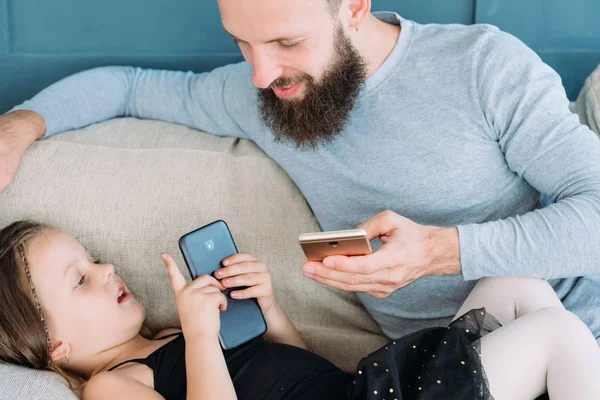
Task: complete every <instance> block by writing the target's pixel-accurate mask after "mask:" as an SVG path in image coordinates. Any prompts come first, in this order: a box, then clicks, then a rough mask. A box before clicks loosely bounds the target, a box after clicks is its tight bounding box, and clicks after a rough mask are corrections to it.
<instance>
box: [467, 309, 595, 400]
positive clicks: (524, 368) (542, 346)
mask: <svg viewBox="0 0 600 400" xmlns="http://www.w3.org/2000/svg"><path fill="white" fill-rule="evenodd" d="M486 306H487V305H486ZM480 341H481V361H482V364H483V368H484V370H485V373H486V375H487V378H488V382H489V387H490V392H491V394H492V396H493V397H494V399H495V400H504V399H509V400H521V399H523V400H531V399H535V398H536V397H537V396H539V395H541V394H543V393H545V392H546V390H547V391H548V393H549V395H550V398H551V399H552V400H571V399H578V400H588V399H589V400H592V399H598V396H599V395H600V379H599V378H598V371H600V348H599V347H598V344H597V343H596V339H595V338H594V336H593V335H592V333H591V332H590V330H589V329H588V328H587V326H585V324H584V323H583V322H582V321H581V320H580V319H579V318H577V316H575V315H574V314H572V313H570V312H568V311H566V310H565V309H564V308H559V307H547V308H541V309H538V310H537V311H533V312H531V313H529V314H527V315H524V316H523V317H521V318H519V319H516V320H514V321H512V322H509V323H508V324H506V325H505V326H503V327H502V328H499V329H497V330H495V331H493V332H492V333H490V334H488V335H486V336H484V337H482V338H481V339H480ZM477 372H478V373H480V371H477Z"/></svg>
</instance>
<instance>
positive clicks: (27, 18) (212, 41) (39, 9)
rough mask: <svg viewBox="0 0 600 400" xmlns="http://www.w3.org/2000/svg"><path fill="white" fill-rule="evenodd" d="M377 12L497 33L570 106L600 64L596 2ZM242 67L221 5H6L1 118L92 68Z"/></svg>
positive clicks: (395, 7)
mask: <svg viewBox="0 0 600 400" xmlns="http://www.w3.org/2000/svg"><path fill="white" fill-rule="evenodd" d="M240 1H243V0H240ZM373 9H374V10H392V11H397V12H398V13H399V14H400V15H402V16H403V17H405V18H409V19H414V20H416V21H418V22H421V23H426V22H442V23H449V22H456V23H463V24H472V23H490V24H494V25H497V26H499V27H500V28H501V29H503V30H505V31H508V32H510V33H512V34H514V35H515V36H517V37H519V38H520V39H521V40H523V41H524V42H525V43H527V44H528V45H529V46H531V47H532V48H533V49H534V50H536V51H537V52H538V53H539V54H540V56H541V57H542V59H544V60H545V61H546V62H547V63H548V64H550V65H551V66H552V67H553V68H554V69H556V70H557V71H558V72H559V73H560V75H561V76H562V78H563V83H564V85H565V88H566V90H567V93H568V95H569V97H570V98H571V99H574V98H575V97H576V95H577V93H578V91H579V89H580V88H581V86H582V84H583V81H584V79H585V77H586V76H587V75H589V73H590V72H591V71H592V70H593V69H594V67H595V66H596V65H598V64H600V1H599V0H569V1H566V0H373ZM238 60H241V55H240V53H239V50H238V49H237V47H236V46H235V45H234V44H233V43H232V41H231V39H230V38H229V36H227V35H226V34H225V33H224V31H223V29H222V27H221V21H220V18H219V12H218V8H217V4H216V0H176V1H173V0H126V1H123V0H101V1H96V0H50V1H48V0H47V1H39V0H0V113H4V112H6V111H7V110H8V109H10V108H11V107H12V106H14V105H16V104H18V103H21V102H22V101H23V100H25V99H28V98H30V97H31V96H33V95H34V94H35V93H37V92H38V91H39V90H41V89H42V88H44V87H45V86H47V85H49V84H51V83H52V82H55V81H56V80H58V79H60V78H63V77H65V76H67V75H70V74H72V73H74V72H77V71H81V70H84V69H88V68H91V67H95V66H100V65H115V64H116V65H139V66H143V67H152V68H168V69H182V70H193V71H196V72H200V71H206V70H210V69H212V68H214V67H216V66H219V65H222V64H226V63H230V62H235V61H238Z"/></svg>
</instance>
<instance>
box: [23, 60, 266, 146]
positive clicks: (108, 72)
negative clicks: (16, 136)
mask: <svg viewBox="0 0 600 400" xmlns="http://www.w3.org/2000/svg"><path fill="white" fill-rule="evenodd" d="M250 74H251V70H250V67H249V66H248V65H247V64H246V63H240V64H232V65H227V66H225V67H221V68H217V69H215V70H213V71H211V72H206V73H201V74H195V73H192V72H178V71H167V70H151V69H142V68H134V67H116V66H115V67H101V68H95V69H91V70H87V71H83V72H80V73H77V74H75V75H72V76H69V77H67V78H64V79H63V80H61V81H59V82H57V83H55V84H53V85H51V86H49V87H48V88H46V89H44V90H43V91H41V92H40V93H39V94H37V95H36V96H35V97H34V98H33V99H31V100H28V101H26V102H25V103H23V104H21V105H19V106H17V107H15V108H13V110H33V111H36V112H37V113H39V114H40V115H41V116H42V117H43V118H44V120H45V122H46V132H45V134H44V138H47V137H49V136H52V135H54V134H57V133H59V132H63V131H66V130H71V129H78V128H81V127H84V126H87V125H90V124H93V123H97V122H100V121H104V120H107V119H111V118H116V117H136V118H142V119H155V120H161V121H166V122H172V123H177V124H181V125H185V126H188V127H191V128H196V129H199V130H202V131H205V132H209V133H212V134H215V135H219V136H235V137H240V138H247V135H246V132H245V131H244V128H243V127H244V126H246V125H247V123H246V122H247V121H246V119H247V118H255V114H256V113H255V112H254V116H253V114H252V112H253V111H254V110H255V108H253V105H252V104H250V103H251V102H252V99H254V98H255V97H256V96H255V95H254V92H253V91H254V90H255V88H253V87H252V85H251V79H250V76H249V75H250Z"/></svg>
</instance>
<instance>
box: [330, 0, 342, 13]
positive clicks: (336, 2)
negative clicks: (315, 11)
mask: <svg viewBox="0 0 600 400" xmlns="http://www.w3.org/2000/svg"><path fill="white" fill-rule="evenodd" d="M326 1H327V6H328V7H329V12H330V13H331V16H332V17H335V16H336V15H337V12H338V11H339V10H340V6H341V5H342V0H326Z"/></svg>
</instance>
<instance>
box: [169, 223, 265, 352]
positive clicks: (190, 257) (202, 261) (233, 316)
mask: <svg viewBox="0 0 600 400" xmlns="http://www.w3.org/2000/svg"><path fill="white" fill-rule="evenodd" d="M179 248H180V250H181V252H182V254H183V258H184V260H185V263H186V265H187V267H188V270H189V272H190V275H191V276H192V278H193V279H196V278H197V277H199V276H202V275H213V273H214V272H215V271H216V270H218V269H220V268H221V265H222V264H221V262H222V261H223V259H225V258H227V257H229V256H231V255H233V254H236V253H237V252H238V251H237V247H236V246H235V243H234V241H233V237H232V236H231V232H230V231H229V228H228V226H227V224H226V223H225V221H221V220H219V221H215V222H213V223H210V224H208V225H206V226H203V227H202V228H199V229H196V230H194V231H192V232H190V233H187V234H185V235H183V236H182V237H181V239H179ZM232 290H239V289H238V288H235V289H232V288H228V289H227V290H226V291H224V292H223V293H224V294H225V295H226V296H227V310H226V311H224V312H222V313H221V330H220V332H219V340H220V341H221V346H222V347H223V348H224V349H225V350H228V349H232V348H234V347H237V346H239V345H241V344H243V343H246V342H248V341H250V340H252V339H254V338H255V337H257V336H260V335H262V334H264V333H265V332H266V330H267V324H266V322H265V319H264V317H263V315H262V312H261V310H260V306H259V305H258V303H257V302H256V299H243V300H236V299H233V298H231V296H229V293H230V292H231V291H232Z"/></svg>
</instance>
